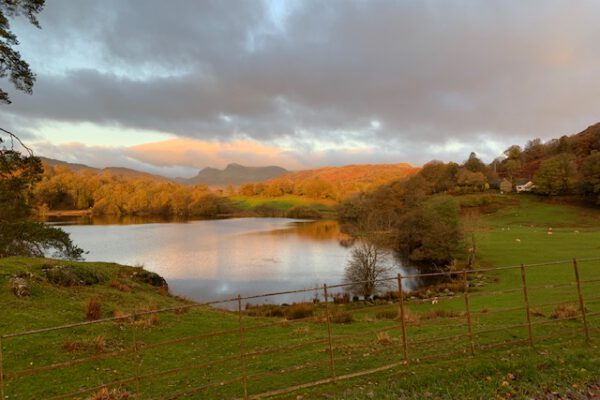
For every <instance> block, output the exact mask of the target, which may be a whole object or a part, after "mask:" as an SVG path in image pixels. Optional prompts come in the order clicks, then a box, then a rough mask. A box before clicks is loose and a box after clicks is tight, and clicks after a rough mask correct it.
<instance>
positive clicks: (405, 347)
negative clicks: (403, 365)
mask: <svg viewBox="0 0 600 400" xmlns="http://www.w3.org/2000/svg"><path fill="white" fill-rule="evenodd" d="M398 303H400V325H401V327H402V352H403V355H404V361H405V362H407V363H408V343H406V318H405V313H404V291H403V290H402V274H398Z"/></svg>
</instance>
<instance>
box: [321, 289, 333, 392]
mask: <svg viewBox="0 0 600 400" xmlns="http://www.w3.org/2000/svg"><path fill="white" fill-rule="evenodd" d="M323 295H324V296H325V315H326V316H327V338H328V341H329V371H330V373H331V377H332V378H333V379H334V380H335V378H336V376H335V362H334V360H333V342H332V339H331V315H330V314H329V295H328V293H327V285H326V284H323Z"/></svg>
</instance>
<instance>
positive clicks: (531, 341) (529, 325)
mask: <svg viewBox="0 0 600 400" xmlns="http://www.w3.org/2000/svg"><path fill="white" fill-rule="evenodd" d="M521 282H522V283H523V299H524V300H525V311H526V314H527V331H528V333H529V345H530V346H533V332H532V330H531V309H530V308H529V295H528V294H527V280H526V278H525V266H524V265H523V264H521Z"/></svg>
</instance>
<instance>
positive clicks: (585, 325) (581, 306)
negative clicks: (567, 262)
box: [573, 258, 590, 342]
mask: <svg viewBox="0 0 600 400" xmlns="http://www.w3.org/2000/svg"><path fill="white" fill-rule="evenodd" d="M573 269H574V270H575V280H576V281H577V294H578V295H579V309H580V310H581V319H582V320H583V333H584V334H585V340H586V341H587V342H589V341H590V331H589V328H588V323H587V316H586V311H585V303H584V302H583V293H582V292H581V280H580V279H579V267H577V259H575V258H574V259H573Z"/></svg>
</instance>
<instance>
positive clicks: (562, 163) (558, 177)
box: [533, 153, 577, 196]
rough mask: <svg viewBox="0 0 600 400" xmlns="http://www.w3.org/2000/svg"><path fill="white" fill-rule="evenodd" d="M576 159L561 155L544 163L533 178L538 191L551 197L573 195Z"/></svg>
mask: <svg viewBox="0 0 600 400" xmlns="http://www.w3.org/2000/svg"><path fill="white" fill-rule="evenodd" d="M576 174H577V165H576V164H575V157H574V156H573V155H572V154H569V153H561V154H558V155H556V156H554V157H552V158H549V159H547V160H545V161H543V162H542V163H541V164H540V168H539V169H538V171H537V172H536V174H535V175H534V177H533V183H535V185H536V186H537V191H538V192H539V193H541V194H546V195H550V196H556V195H564V194H571V193H573V192H574V191H575V187H576V179H575V178H576Z"/></svg>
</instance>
